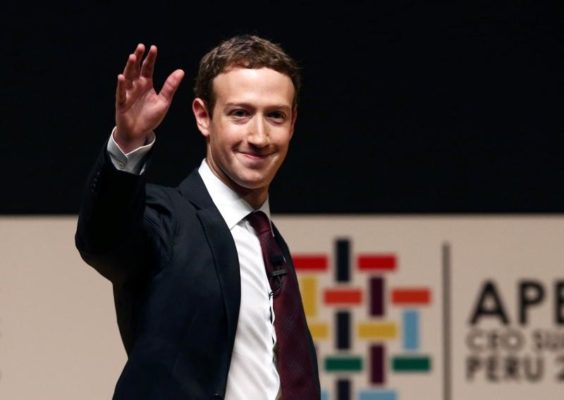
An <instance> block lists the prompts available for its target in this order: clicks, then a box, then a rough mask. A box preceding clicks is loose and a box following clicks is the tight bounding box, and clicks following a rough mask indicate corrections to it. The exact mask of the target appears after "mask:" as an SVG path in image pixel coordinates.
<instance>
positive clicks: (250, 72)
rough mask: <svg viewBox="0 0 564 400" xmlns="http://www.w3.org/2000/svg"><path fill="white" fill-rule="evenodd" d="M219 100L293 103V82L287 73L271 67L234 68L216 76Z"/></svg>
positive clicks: (220, 101) (265, 103)
mask: <svg viewBox="0 0 564 400" xmlns="http://www.w3.org/2000/svg"><path fill="white" fill-rule="evenodd" d="M213 89H214V94H215V97H216V102H217V104H225V103H257V105H274V104H278V105H282V106H290V107H291V105H292V103H293V100H294V94H295V89H294V84H293V83H292V80H291V79H290V77H288V76H287V75H284V74H282V73H280V72H278V71H275V70H273V69H270V68H256V69H252V68H231V69H229V70H227V71H225V72H222V73H221V74H219V75H217V76H216V77H215V78H214V80H213Z"/></svg>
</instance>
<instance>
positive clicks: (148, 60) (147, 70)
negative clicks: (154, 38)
mask: <svg viewBox="0 0 564 400" xmlns="http://www.w3.org/2000/svg"><path fill="white" fill-rule="evenodd" d="M156 59H157V46H151V47H150V48H149V52H148V53H147V57H145V60H143V64H142V65H141V76H142V77H144V78H148V79H153V72H154V70H155V61H156Z"/></svg>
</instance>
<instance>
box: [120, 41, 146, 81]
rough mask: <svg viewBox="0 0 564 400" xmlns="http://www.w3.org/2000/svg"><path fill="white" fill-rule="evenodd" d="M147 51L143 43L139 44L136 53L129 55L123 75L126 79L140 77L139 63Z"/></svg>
mask: <svg viewBox="0 0 564 400" xmlns="http://www.w3.org/2000/svg"><path fill="white" fill-rule="evenodd" d="M144 51H145V46H144V45H143V44H142V43H139V44H138V45H137V47H136V48H135V51H134V52H133V53H131V54H130V55H129V57H128V58H127V63H126V64H125V68H124V69H123V75H124V76H125V79H129V80H131V79H135V78H136V77H137V76H139V72H138V71H139V63H140V60H141V58H142V57H143V52H144Z"/></svg>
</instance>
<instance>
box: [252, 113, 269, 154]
mask: <svg viewBox="0 0 564 400" xmlns="http://www.w3.org/2000/svg"><path fill="white" fill-rule="evenodd" d="M248 141H249V143H250V144H252V145H253V146H256V147H265V146H267V145H268V143H269V142H270V136H269V132H268V125H267V123H266V122H265V120H264V118H263V117H262V116H261V115H259V114H257V115H256V116H255V117H254V118H253V120H252V122H251V124H249V136H248Z"/></svg>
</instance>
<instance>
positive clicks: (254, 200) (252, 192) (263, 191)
mask: <svg viewBox="0 0 564 400" xmlns="http://www.w3.org/2000/svg"><path fill="white" fill-rule="evenodd" d="M210 161H211V162H210ZM206 162H207V163H208V166H209V167H210V170H211V172H212V173H213V174H214V175H215V176H217V177H218V178H219V180H220V181H222V182H223V183H224V184H226V185H227V186H228V187H229V188H230V189H231V190H233V191H234V192H235V193H237V194H238V195H239V197H241V198H242V199H243V200H245V201H246V202H247V203H248V204H249V205H250V206H251V207H252V208H253V209H255V210H256V209H257V208H259V207H260V206H262V205H263V204H264V202H265V201H266V199H267V198H268V186H266V187H259V188H253V189H249V188H245V187H243V186H240V185H238V184H237V183H235V182H234V181H233V180H231V179H230V178H229V177H228V176H227V175H226V174H225V173H224V172H223V171H222V170H221V168H217V167H216V165H215V164H214V163H213V161H212V160H210V157H207V158H206Z"/></svg>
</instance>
